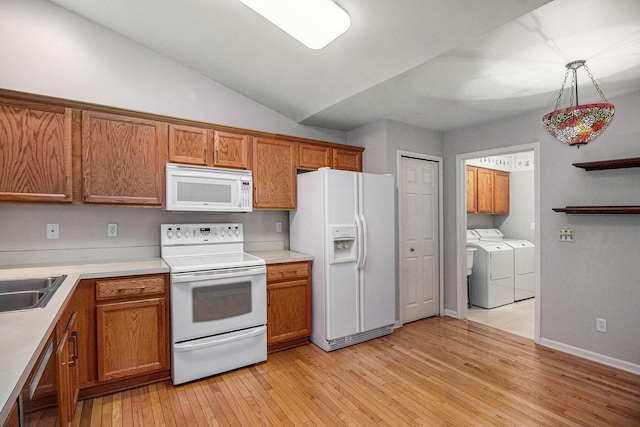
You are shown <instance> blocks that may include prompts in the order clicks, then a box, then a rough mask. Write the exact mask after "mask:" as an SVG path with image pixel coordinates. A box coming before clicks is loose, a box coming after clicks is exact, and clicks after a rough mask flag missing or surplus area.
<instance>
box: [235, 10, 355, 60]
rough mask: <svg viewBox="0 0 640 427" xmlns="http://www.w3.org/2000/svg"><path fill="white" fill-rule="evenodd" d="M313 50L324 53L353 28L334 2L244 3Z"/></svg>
mask: <svg viewBox="0 0 640 427" xmlns="http://www.w3.org/2000/svg"><path fill="white" fill-rule="evenodd" d="M240 1H241V2H242V3H244V4H245V5H246V6H248V7H250V8H251V9H253V10H254V11H255V12H257V13H259V14H260V15H262V16H263V17H264V18H265V19H267V20H268V21H271V23H273V24H274V25H276V26H278V27H280V29H281V30H283V31H284V32H286V33H288V34H289V35H290V36H291V37H293V38H295V39H296V40H298V41H299V42H300V43H302V44H304V45H305V46H307V47H308V48H310V49H322V48H323V47H325V46H326V45H328V44H329V43H331V42H332V41H334V40H335V39H337V38H338V37H339V36H340V35H341V34H343V33H344V32H345V31H347V29H348V28H349V26H350V25H351V19H350V18H349V15H347V12H345V11H344V10H342V9H341V8H340V6H338V5H337V4H335V3H334V2H333V1H331V0H240Z"/></svg>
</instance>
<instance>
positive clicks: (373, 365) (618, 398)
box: [74, 317, 640, 427]
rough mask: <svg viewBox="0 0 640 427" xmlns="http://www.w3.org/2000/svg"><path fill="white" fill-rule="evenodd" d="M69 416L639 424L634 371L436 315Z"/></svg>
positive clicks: (127, 422) (90, 403)
mask: <svg viewBox="0 0 640 427" xmlns="http://www.w3.org/2000/svg"><path fill="white" fill-rule="evenodd" d="M74 425H76V426H92V427H97V426H102V427H105V426H118V427H120V426H189V427H191V426H218V425H219V426H227V425H233V426H253V425H267V426H270V425H274V426H279V425H288V426H300V425H304V426H322V425H327V426H334V425H345V426H369V425H376V426H401V425H464V426H466V425H474V426H476V425H480V426H482V425H486V426H498V425H503V426H518V425H527V426H552V425H567V426H585V425H593V426H605V425H606V426H639V425H640V376H637V375H633V374H630V373H627V372H624V371H620V370H617V369H614V368H610V367H606V366H603V365H600V364H597V363H593V362H589V361H586V360H584V359H580V358H577V357H574V356H571V355H567V354H564V353H561V352H557V351H554V350H551V349H548V348H545V347H541V346H536V345H535V344H534V343H533V342H532V341H531V340H530V339H526V338H523V337H520V336H517V335H512V334H509V333H507V332H502V331H498V330H496V329H492V328H490V327H487V326H484V325H481V324H477V323H474V322H469V321H464V320H455V319H452V318H449V317H436V318H430V319H426V320H421V321H418V322H414V323H411V324H408V325H405V326H404V327H402V328H400V329H398V330H396V331H395V332H394V333H393V334H391V335H390V336H387V337H383V338H379V339H376V340H373V341H369V342H366V343H363V344H359V345H356V346H352V347H348V348H344V349H342V350H337V351H334V352H331V353H325V352H324V351H322V350H320V349H319V348H317V347H316V346H314V345H312V344H309V345H306V346H303V347H298V348H295V349H291V350H287V351H282V352H279V353H273V354H270V355H269V359H268V361H267V362H264V363H261V364H258V365H254V366H252V367H248V368H244V369H239V370H236V371H233V372H230V373H225V374H222V375H217V376H214V377H211V378H208V379H205V380H201V381H197V382H193V383H189V384H186V385H182V386H179V387H174V386H173V385H172V384H171V382H170V381H166V382H162V383H156V384H153V385H149V386H145V387H140V388H137V389H133V390H130V391H126V392H122V393H116V394H113V395H110V396H105V397H102V398H96V399H93V400H86V401H83V402H79V403H78V410H77V413H76V418H75V420H74Z"/></svg>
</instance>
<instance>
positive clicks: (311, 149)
mask: <svg viewBox="0 0 640 427" xmlns="http://www.w3.org/2000/svg"><path fill="white" fill-rule="evenodd" d="M332 165H333V149H332V148H331V147H323V146H320V145H311V144H300V145H298V169H303V170H316V169H320V168H324V167H331V166H332Z"/></svg>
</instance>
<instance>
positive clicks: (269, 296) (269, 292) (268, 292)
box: [267, 289, 271, 307]
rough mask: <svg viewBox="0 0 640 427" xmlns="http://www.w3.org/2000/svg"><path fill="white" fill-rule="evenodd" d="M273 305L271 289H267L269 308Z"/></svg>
mask: <svg viewBox="0 0 640 427" xmlns="http://www.w3.org/2000/svg"><path fill="white" fill-rule="evenodd" d="M270 304H271V289H267V307H269V305H270Z"/></svg>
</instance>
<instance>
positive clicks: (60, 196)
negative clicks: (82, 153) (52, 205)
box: [0, 98, 73, 202]
mask: <svg viewBox="0 0 640 427" xmlns="http://www.w3.org/2000/svg"><path fill="white" fill-rule="evenodd" d="M71 123H72V110H71V109H69V108H64V107H57V106H52V105H43V104H36V103H30V102H23V101H14V100H10V99H4V98H0V200H3V201H14V202H71V201H72V198H73V188H72V187H73V180H72V145H71V143H72V125H71Z"/></svg>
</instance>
